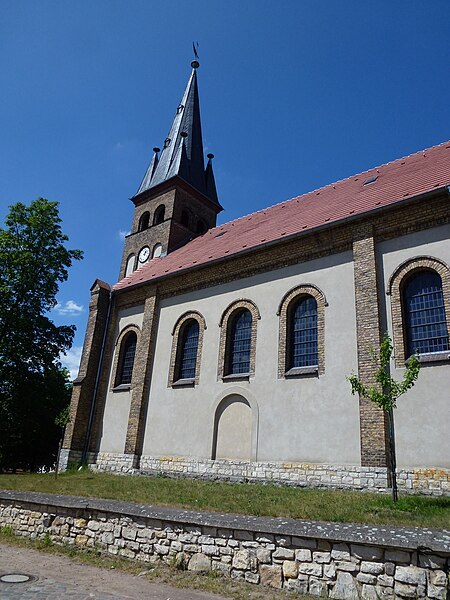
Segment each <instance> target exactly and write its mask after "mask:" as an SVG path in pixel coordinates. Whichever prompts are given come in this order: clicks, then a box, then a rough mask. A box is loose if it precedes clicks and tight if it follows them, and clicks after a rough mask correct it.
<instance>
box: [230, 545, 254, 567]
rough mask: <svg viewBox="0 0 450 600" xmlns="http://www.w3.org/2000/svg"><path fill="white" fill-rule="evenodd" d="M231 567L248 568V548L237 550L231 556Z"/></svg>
mask: <svg viewBox="0 0 450 600" xmlns="http://www.w3.org/2000/svg"><path fill="white" fill-rule="evenodd" d="M232 564H233V568H234V569H242V570H244V571H245V570H246V569H249V568H250V552H249V551H248V550H238V551H237V552H236V553H235V554H234V556H233V563H232Z"/></svg>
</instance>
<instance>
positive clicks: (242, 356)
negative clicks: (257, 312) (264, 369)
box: [226, 308, 252, 375]
mask: <svg viewBox="0 0 450 600" xmlns="http://www.w3.org/2000/svg"><path fill="white" fill-rule="evenodd" d="M227 337H228V340H229V341H228V344H229V345H228V353H227V354H228V355H227V357H226V375H237V374H240V373H249V372H250V350H251V342H252V315H251V313H250V311H249V310H248V309H246V308H244V309H243V310H239V311H236V314H235V315H233V316H232V318H231V319H230V323H229V329H228V336H227Z"/></svg>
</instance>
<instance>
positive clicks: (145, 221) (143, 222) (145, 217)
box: [138, 210, 150, 231]
mask: <svg viewBox="0 0 450 600" xmlns="http://www.w3.org/2000/svg"><path fill="white" fill-rule="evenodd" d="M149 223H150V213H149V212H148V210H146V211H145V212H144V213H142V215H141V217H140V219H139V225H138V231H145V230H146V229H148V226H149Z"/></svg>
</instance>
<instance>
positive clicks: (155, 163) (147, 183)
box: [136, 146, 160, 196]
mask: <svg viewBox="0 0 450 600" xmlns="http://www.w3.org/2000/svg"><path fill="white" fill-rule="evenodd" d="M158 152H160V150H159V148H157V147H156V146H155V148H153V153H154V154H153V157H152V160H151V161H150V164H149V165H148V169H147V171H146V173H145V175H144V179H143V180H142V183H141V185H140V186H139V189H138V191H137V192H136V196H137V195H138V194H140V193H141V192H145V190H148V188H149V187H150V182H151V180H152V177H153V174H154V173H155V170H156V167H157V166H158V162H159V157H158Z"/></svg>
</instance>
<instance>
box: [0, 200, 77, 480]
mask: <svg viewBox="0 0 450 600" xmlns="http://www.w3.org/2000/svg"><path fill="white" fill-rule="evenodd" d="M67 240H68V238H67V236H66V235H64V233H63V232H62V229H61V219H60V217H59V213H58V205H57V203H56V202H49V201H48V200H45V199H43V198H39V199H38V200H35V201H34V202H32V203H31V204H30V206H26V205H24V204H22V203H20V202H19V203H17V204H15V205H13V206H11V207H10V212H9V214H8V215H7V217H6V221H5V228H4V229H1V228H0V470H1V469H7V468H8V469H16V468H24V469H36V468H38V467H44V468H45V467H50V466H51V465H52V463H53V462H54V459H55V455H56V449H57V444H58V436H59V434H60V429H59V427H58V426H57V425H56V423H55V418H56V417H57V415H59V414H60V413H61V411H62V410H63V409H64V408H65V407H66V406H67V403H68V400H69V397H70V384H68V377H67V371H66V370H65V369H62V367H61V364H60V362H59V360H58V358H59V355H60V353H61V352H65V351H67V350H68V349H69V348H70V346H71V344H72V340H73V336H74V332H75V327H74V326H67V325H64V326H56V325H55V324H54V323H53V322H52V321H51V319H50V318H49V316H48V313H49V311H50V310H51V309H52V308H53V307H54V306H55V304H56V294H57V293H58V290H59V285H60V284H61V283H62V282H64V281H66V279H67V277H68V269H69V267H70V266H71V265H72V262H73V261H74V260H79V259H81V258H82V252H81V251H80V250H68V249H67V248H66V247H65V242H67Z"/></svg>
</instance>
